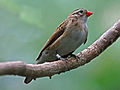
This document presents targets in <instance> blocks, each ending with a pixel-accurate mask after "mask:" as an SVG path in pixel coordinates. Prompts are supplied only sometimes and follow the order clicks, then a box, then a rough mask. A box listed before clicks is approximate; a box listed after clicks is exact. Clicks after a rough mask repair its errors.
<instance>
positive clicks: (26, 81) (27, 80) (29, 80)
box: [24, 77, 33, 84]
mask: <svg viewBox="0 0 120 90" xmlns="http://www.w3.org/2000/svg"><path fill="white" fill-rule="evenodd" d="M32 80H33V78H31V77H26V78H25V80H24V83H25V84H28V83H30V82H31V81H32Z"/></svg>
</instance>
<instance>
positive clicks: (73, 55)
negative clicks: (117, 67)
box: [70, 54, 79, 59]
mask: <svg viewBox="0 0 120 90" xmlns="http://www.w3.org/2000/svg"><path fill="white" fill-rule="evenodd" d="M70 57H74V58H75V59H79V57H78V56H76V55H75V54H71V55H70Z"/></svg>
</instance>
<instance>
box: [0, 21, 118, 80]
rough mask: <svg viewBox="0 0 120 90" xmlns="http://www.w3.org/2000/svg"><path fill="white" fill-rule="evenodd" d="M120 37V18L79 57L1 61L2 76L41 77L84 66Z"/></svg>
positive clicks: (0, 72)
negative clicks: (29, 62) (38, 60)
mask: <svg viewBox="0 0 120 90" xmlns="http://www.w3.org/2000/svg"><path fill="white" fill-rule="evenodd" d="M119 37H120V20H119V21H117V22H116V23H115V24H114V25H113V26H112V27H111V28H110V29H109V30H107V31H106V32H105V33H104V34H103V35H102V36H101V37H100V38H99V39H98V40H96V41H95V42H94V43H93V44H92V45H90V46H89V47H88V48H87V49H85V50H83V51H81V52H80V53H78V54H77V56H78V57H79V58H74V57H71V58H69V59H68V60H66V61H63V60H58V61H54V62H49V63H48V62H47V63H43V64H39V65H36V64H35V65H33V64H25V63H24V62H22V61H15V62H3V63H0V76H2V75H18V76H23V77H26V76H30V77H33V78H40V77H46V76H49V77H51V76H53V75H55V74H60V73H62V72H66V71H69V70H72V69H75V68H77V67H79V66H82V65H84V64H86V63H88V62H90V61H91V60H93V59H94V58H95V57H97V56H98V55H100V54H101V53H102V52H103V51H104V50H105V49H106V48H107V47H109V46H110V45H111V44H112V43H113V42H114V41H116V40H117V39H118V38H119Z"/></svg>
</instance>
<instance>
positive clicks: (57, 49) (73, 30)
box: [24, 9, 92, 84]
mask: <svg viewBox="0 0 120 90" xmlns="http://www.w3.org/2000/svg"><path fill="white" fill-rule="evenodd" d="M90 15H92V13H91V12H89V11H87V10H85V9H77V10H75V11H73V12H72V13H71V14H70V15H69V16H68V17H67V19H66V20H65V21H64V22H63V23H62V24H60V26H59V27H58V28H57V29H56V31H55V32H54V33H53V34H52V36H51V37H50V38H49V39H48V40H47V42H46V44H45V45H44V46H43V48H42V50H41V52H40V54H39V56H38V58H37V59H36V61H37V64H41V63H44V62H51V61H56V60H59V59H64V58H67V57H68V56H69V55H71V54H72V53H73V52H74V51H75V50H76V49H77V48H78V47H79V46H80V45H81V44H82V43H84V44H85V43H86V41H87V35H88V28H87V24H86V22H87V18H88V17H89V16H90ZM32 79H34V77H26V79H25V81H24V82H25V83H26V84H27V83H29V82H31V81H32Z"/></svg>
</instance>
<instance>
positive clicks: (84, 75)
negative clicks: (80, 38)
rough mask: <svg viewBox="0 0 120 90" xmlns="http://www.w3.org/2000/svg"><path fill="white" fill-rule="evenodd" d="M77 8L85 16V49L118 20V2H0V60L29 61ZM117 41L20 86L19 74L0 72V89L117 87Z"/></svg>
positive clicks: (103, 89)
mask: <svg viewBox="0 0 120 90" xmlns="http://www.w3.org/2000/svg"><path fill="white" fill-rule="evenodd" d="M77 8H85V9H87V10H89V11H91V12H93V13H94V14H93V15H92V16H91V17H90V18H89V20H88V27H89V36H88V41H87V44H86V45H83V46H81V48H79V49H78V50H77V51H76V52H75V53H77V52H79V51H80V50H83V49H85V48H87V47H88V46H89V45H91V44H92V43H93V42H94V41H95V40H96V39H98V38H99V37H100V36H101V35H102V34H103V33H104V32H105V31H106V30H107V29H108V28H110V27H111V26H112V25H113V24H114V23H115V21H117V20H118V19H120V10H119V9H120V0H0V62H5V61H17V60H21V61H24V62H25V63H35V58H36V57H37V55H38V54H39V52H40V49H41V48H42V46H43V45H44V43H45V41H46V40H47V39H48V38H49V37H50V35H51V34H52V33H53V32H54V30H55V29H56V28H57V26H58V25H59V24H60V23H61V22H62V21H64V19H66V17H67V16H68V15H69V14H70V13H71V12H72V11H73V10H75V9H77ZM119 68H120V39H119V40H117V41H116V42H115V43H114V44H113V45H112V46H111V47H109V48H108V49H107V50H105V51H104V52H103V53H102V54H101V55H100V56H98V57H97V58H95V59H94V60H93V61H91V62H90V63H88V64H86V65H84V66H82V67H80V68H77V69H75V70H72V71H69V72H66V73H64V74H60V75H55V76H54V77H53V78H52V79H51V80H50V79H49V78H47V77H46V78H40V79H37V80H36V81H33V82H32V83H30V84H28V85H25V84H24V83H23V79H24V78H23V77H19V76H1V77H0V90H120V69H119Z"/></svg>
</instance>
